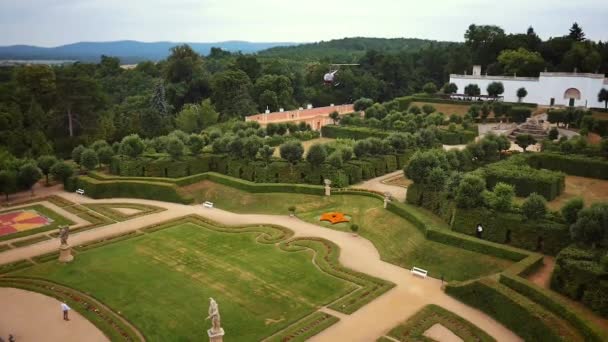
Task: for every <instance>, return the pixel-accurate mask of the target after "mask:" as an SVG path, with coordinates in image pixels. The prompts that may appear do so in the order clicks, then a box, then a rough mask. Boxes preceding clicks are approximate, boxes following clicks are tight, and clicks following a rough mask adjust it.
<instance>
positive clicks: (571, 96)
mask: <svg viewBox="0 0 608 342" xmlns="http://www.w3.org/2000/svg"><path fill="white" fill-rule="evenodd" d="M564 99H568V106H570V107H574V101H575V100H580V99H581V92H580V91H579V90H578V89H576V88H568V89H566V91H565V92H564Z"/></svg>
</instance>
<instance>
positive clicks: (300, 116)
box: [245, 104, 355, 131]
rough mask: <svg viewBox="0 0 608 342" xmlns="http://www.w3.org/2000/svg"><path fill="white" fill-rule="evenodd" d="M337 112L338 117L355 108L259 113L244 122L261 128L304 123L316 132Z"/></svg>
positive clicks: (329, 121) (340, 107) (345, 106)
mask: <svg viewBox="0 0 608 342" xmlns="http://www.w3.org/2000/svg"><path fill="white" fill-rule="evenodd" d="M334 111H336V112H338V114H340V115H344V114H348V113H352V112H354V111H355V108H354V106H353V105H352V104H345V105H339V106H327V107H319V108H312V107H310V106H309V108H307V109H296V110H289V111H282V112H281V111H279V112H273V113H259V114H255V115H250V116H247V117H245V121H257V122H259V123H260V125H261V126H266V125H267V124H269V123H275V124H276V123H288V122H293V123H296V124H298V123H300V122H305V123H307V124H309V125H310V127H312V129H313V130H315V131H318V130H320V129H321V127H323V126H325V125H329V124H332V123H333V120H332V119H331V118H330V117H329V114H330V113H331V112H334Z"/></svg>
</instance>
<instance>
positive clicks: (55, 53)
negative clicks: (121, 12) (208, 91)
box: [0, 40, 294, 64]
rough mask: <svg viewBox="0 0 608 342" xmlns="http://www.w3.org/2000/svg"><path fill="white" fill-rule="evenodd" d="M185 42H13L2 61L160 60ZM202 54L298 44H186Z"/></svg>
mask: <svg viewBox="0 0 608 342" xmlns="http://www.w3.org/2000/svg"><path fill="white" fill-rule="evenodd" d="M179 44H183V43H176V42H153V43H146V42H138V41H133V40H122V41H115V42H79V43H74V44H68V45H62V46H57V47H52V48H45V47H38V46H30V45H12V46H0V60H2V59H17V60H22V59H26V60H31V59H45V60H53V59H61V60H77V61H84V62H97V61H99V57H100V56H101V55H107V56H113V57H119V58H120V59H121V61H122V63H125V64H128V63H137V62H139V61H142V60H153V61H157V60H160V59H164V58H166V57H167V56H168V55H169V49H171V48H172V47H174V46H176V45H179ZM186 44H188V45H190V46H191V47H192V48H193V49H194V50H195V51H196V52H198V53H199V54H202V55H207V54H209V51H210V50H211V48H212V47H220V48H222V49H224V50H227V51H231V52H237V51H241V52H243V53H253V52H257V51H260V50H264V49H268V48H271V47H275V46H285V45H293V44H294V43H283V42H278V43H252V42H245V41H225V42H217V43H186Z"/></svg>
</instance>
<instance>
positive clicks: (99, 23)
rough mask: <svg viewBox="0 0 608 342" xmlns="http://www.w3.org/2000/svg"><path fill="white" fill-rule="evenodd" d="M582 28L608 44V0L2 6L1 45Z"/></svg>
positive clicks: (138, 1) (458, 37) (71, 1)
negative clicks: (472, 27) (475, 27)
mask: <svg viewBox="0 0 608 342" xmlns="http://www.w3.org/2000/svg"><path fill="white" fill-rule="evenodd" d="M574 21H576V22H578V23H579V24H580V25H581V26H582V27H583V29H584V31H585V33H586V34H587V37H588V38H591V39H594V40H603V41H606V40H608V0H574V1H565V0H501V1H491V0H415V1H412V0H365V1H361V0H304V1H293V0H0V45H11V44H32V45H40V46H56V45H61V44H66V43H73V42H77V41H110V40H123V39H133V40H141V41H164V40H168V41H181V42H215V41H223V40H249V41H259V42H261V41H266V42H269V41H291V42H310V41H318V40H328V39H333V38H342V37H352V36H365V37H416V38H428V39H437V40H452V41H462V40H463V34H464V31H465V30H466V28H467V26H468V25H469V24H471V23H476V24H495V25H499V26H501V27H503V28H504V29H505V30H506V31H507V32H524V31H525V30H526V28H527V27H528V26H529V25H532V26H533V27H534V29H535V30H536V32H537V33H538V34H539V35H541V37H543V38H548V37H550V36H558V35H563V34H565V33H566V32H567V31H568V28H569V27H570V25H571V24H572V22H574Z"/></svg>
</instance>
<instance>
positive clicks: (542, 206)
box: [521, 192, 547, 220]
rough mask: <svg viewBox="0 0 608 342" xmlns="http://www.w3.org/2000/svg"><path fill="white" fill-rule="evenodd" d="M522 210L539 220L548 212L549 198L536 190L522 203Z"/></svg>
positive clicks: (531, 218) (531, 217)
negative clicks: (546, 198)
mask: <svg viewBox="0 0 608 342" xmlns="http://www.w3.org/2000/svg"><path fill="white" fill-rule="evenodd" d="M521 211H522V213H523V214H524V216H526V217H527V218H528V219H530V220H538V219H541V218H543V217H545V215H546V214H547V200H545V198H544V197H543V196H541V195H539V194H537V193H535V192H533V193H531V194H530V195H529V196H528V198H526V200H525V201H524V203H522V205H521Z"/></svg>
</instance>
